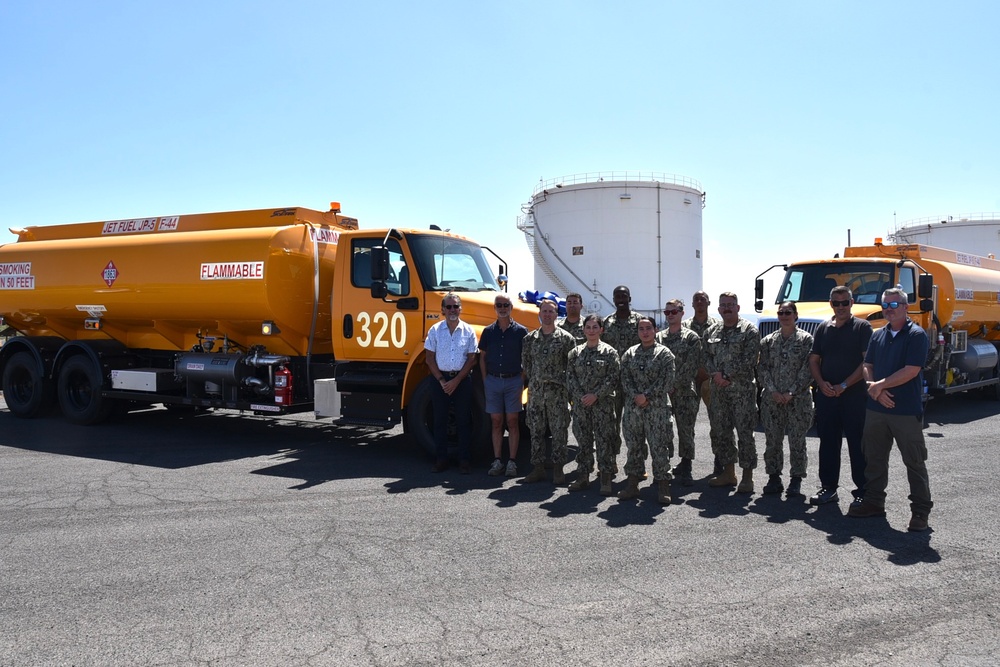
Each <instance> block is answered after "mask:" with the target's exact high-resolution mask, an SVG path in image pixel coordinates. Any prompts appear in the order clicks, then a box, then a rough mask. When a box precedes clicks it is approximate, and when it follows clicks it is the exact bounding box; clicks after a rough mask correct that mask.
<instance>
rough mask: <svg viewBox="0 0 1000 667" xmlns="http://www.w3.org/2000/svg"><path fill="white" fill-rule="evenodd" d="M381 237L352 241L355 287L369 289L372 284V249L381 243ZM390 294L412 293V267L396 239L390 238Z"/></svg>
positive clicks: (388, 283)
mask: <svg viewBox="0 0 1000 667" xmlns="http://www.w3.org/2000/svg"><path fill="white" fill-rule="evenodd" d="M381 243H382V240H381V239H354V240H353V241H352V242H351V282H352V283H353V284H354V286H355V287H361V288H364V289H368V288H370V287H371V284H372V255H371V249H372V248H373V247H375V246H377V245H381ZM386 245H387V247H388V248H389V279H388V280H386V287H387V288H388V289H389V294H394V295H396V296H406V295H407V294H409V293H410V267H409V266H408V265H407V262H406V256H405V255H403V249H402V248H401V247H400V245H399V241H397V240H396V239H389V242H388V244H386Z"/></svg>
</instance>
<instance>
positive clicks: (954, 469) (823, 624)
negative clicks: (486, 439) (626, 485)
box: [0, 396, 1000, 667]
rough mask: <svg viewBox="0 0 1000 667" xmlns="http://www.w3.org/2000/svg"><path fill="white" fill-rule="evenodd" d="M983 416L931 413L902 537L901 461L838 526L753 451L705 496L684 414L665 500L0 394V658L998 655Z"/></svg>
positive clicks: (160, 414) (795, 659)
mask: <svg viewBox="0 0 1000 667" xmlns="http://www.w3.org/2000/svg"><path fill="white" fill-rule="evenodd" d="M998 431H1000V403H997V402H995V401H989V400H985V399H983V398H979V397H970V396H955V397H950V398H947V399H941V400H936V401H934V402H932V404H931V411H930V413H929V417H928V426H927V429H926V431H925V435H926V437H927V442H928V448H929V451H930V458H929V461H928V469H929V474H930V481H931V490H932V492H933V495H934V502H935V508H934V511H933V512H932V513H931V517H930V524H931V527H932V528H931V530H929V531H927V532H925V533H909V532H907V530H906V525H907V521H908V519H909V506H908V501H907V498H906V495H907V486H906V475H905V470H904V468H903V464H902V462H901V461H900V459H899V456H898V452H896V453H894V454H893V459H892V468H891V471H890V487H889V499H888V505H887V511H888V516H887V517H886V518H885V519H866V520H860V519H851V518H848V517H847V516H846V511H847V507H848V498H845V497H841V499H840V502H839V503H837V504H831V505H825V506H821V507H812V506H810V505H808V504H807V503H806V502H805V499H804V498H798V499H788V498H785V497H784V496H781V497H772V496H761V495H760V488H761V487H762V486H763V483H764V481H766V480H765V479H764V475H763V461H762V460H761V467H760V468H759V469H758V473H757V493H754V494H753V495H739V494H735V493H733V489H711V488H709V487H708V484H707V477H708V474H709V473H710V472H711V452H710V450H709V447H708V424H707V420H706V419H705V418H704V414H702V416H701V417H700V418H699V424H698V432H697V438H698V458H697V460H696V461H695V468H694V471H695V478H696V483H695V485H694V486H693V487H680V486H676V487H675V492H676V493H677V496H676V498H675V502H674V503H673V504H672V505H670V506H667V507H661V506H660V505H659V504H657V503H656V499H655V491H654V489H653V488H649V487H648V486H646V485H645V484H644V485H643V489H642V496H641V497H640V499H639V500H638V501H630V502H619V501H618V500H617V499H614V498H603V497H601V496H600V495H599V494H598V491H597V485H596V484H595V485H593V486H592V487H591V489H590V490H589V491H585V492H582V493H572V494H570V493H569V492H568V491H567V490H566V489H565V488H559V489H557V488H554V487H553V486H552V485H551V484H548V483H542V484H533V485H524V484H522V483H520V482H519V481H518V480H516V479H507V478H493V477H488V476H487V475H486V467H485V466H483V467H481V468H477V469H476V471H475V472H474V473H473V474H471V475H460V474H458V471H457V469H453V470H451V471H449V472H446V473H443V474H433V473H431V461H430V460H428V459H427V458H426V457H425V455H424V453H423V452H422V451H420V450H419V448H418V447H417V445H416V444H415V443H413V442H412V441H411V440H410V438H409V437H408V436H406V435H404V434H403V433H402V431H401V430H400V429H396V430H393V431H388V432H385V431H368V430H363V429H352V428H346V427H336V426H332V425H331V424H330V423H329V422H328V421H310V420H309V419H302V418H295V419H293V418H283V419H262V418H256V417H252V416H246V415H238V414H236V413H218V414H215V413H209V414H202V415H177V414H174V413H170V412H168V411H166V410H164V409H162V408H161V409H150V410H144V411H140V412H133V413H130V414H128V415H124V416H120V417H117V418H116V419H115V420H114V421H112V422H110V423H108V424H104V425H100V426H95V427H76V426H72V425H70V424H67V423H65V422H63V421H61V420H60V419H59V418H58V417H48V418H43V419H38V420H30V421H25V420H20V419H17V418H15V417H13V416H11V415H10V414H9V413H8V412H7V411H6V406H5V405H3V404H2V403H0V665H18V666H21V665H32V666H35V665H164V666H188V665H190V666H195V665H197V666H204V665H211V666H213V667H223V666H244V665H282V666H288V665H303V666H306V665H310V666H311V665H349V666H354V665H516V664H521V665H551V664H555V663H558V664H561V665H595V666H604V665H608V666H610V665H629V666H631V665H774V666H780V665H796V666H798V665H803V666H821V665H843V666H851V667H855V666H861V665H879V666H885V665H907V666H922V665H928V666H930V665H934V666H935V667H942V666H948V667H950V666H954V667H959V666H961V667H965V666H969V665H982V666H990V667H992V666H993V665H996V664H998V663H1000V593H998V590H997V589H998V587H1000V539H998V537H997V530H996V526H997V516H998V512H997V503H998V485H997V483H996V476H997V472H998V470H1000V453H998V449H997V432H998ZM571 445H575V443H573V442H572V439H571ZM757 448H758V452H760V454H761V459H762V458H763V457H762V453H763V448H764V438H763V435H762V434H761V433H759V432H758V433H757ZM816 448H817V440H816V438H815V437H810V438H809V455H810V473H809V477H808V478H807V479H806V481H805V484H804V487H803V490H804V491H807V492H808V493H811V492H812V491H813V490H815V487H816V476H815V465H816V460H817V459H816ZM624 459H625V455H624V452H623V453H622V455H621V457H620V459H619V465H620V466H621V465H623V464H624ZM786 461H787V456H786ZM521 463H522V470H521V472H522V474H523V473H525V472H527V469H526V468H527V466H526V465H525V459H524V458H523V457H522V460H521ZM845 463H846V452H845ZM567 470H572V466H569V467H568V468H567ZM842 475H843V479H844V481H845V486H849V482H847V466H846V465H845V467H844V470H843V472H842ZM572 478H573V477H572V476H570V479H571V480H572ZM622 484H623V480H622V478H621V476H619V477H618V479H617V480H616V490H617V489H619V488H621V486H622ZM842 490H844V491H845V492H846V490H847V489H842ZM844 495H848V494H846V493H845V494H844Z"/></svg>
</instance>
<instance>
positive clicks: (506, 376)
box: [487, 373, 521, 380]
mask: <svg viewBox="0 0 1000 667" xmlns="http://www.w3.org/2000/svg"><path fill="white" fill-rule="evenodd" d="M487 375H489V376H491V377H495V378H500V379H501V380H507V379H509V378H516V377H521V374H520V373H487Z"/></svg>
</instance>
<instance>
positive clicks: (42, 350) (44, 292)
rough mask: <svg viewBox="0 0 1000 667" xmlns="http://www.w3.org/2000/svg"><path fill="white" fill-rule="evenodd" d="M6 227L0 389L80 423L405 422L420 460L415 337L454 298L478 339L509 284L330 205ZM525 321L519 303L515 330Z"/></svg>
mask: <svg viewBox="0 0 1000 667" xmlns="http://www.w3.org/2000/svg"><path fill="white" fill-rule="evenodd" d="M11 231H12V232H13V233H14V234H16V235H17V241H16V242H15V243H10V244H6V245H2V246H0V324H3V325H6V326H8V327H10V328H11V329H14V330H15V331H17V332H18V333H19V335H18V336H15V337H13V338H10V339H8V341H7V342H6V344H4V345H3V347H2V348H0V375H2V383H3V384H2V389H3V393H4V399H5V402H6V403H7V407H8V409H9V410H10V412H11V413H12V414H14V415H15V416H18V417H23V418H31V417H36V416H39V415H41V414H45V413H47V412H48V411H49V410H50V409H52V408H54V407H55V406H58V408H59V409H60V410H61V412H62V414H63V416H64V417H65V418H66V419H68V420H69V421H72V422H74V423H77V424H93V423H97V422H100V421H102V420H103V419H104V418H106V417H107V416H108V415H109V414H110V413H111V412H112V411H114V410H116V409H127V408H128V407H129V406H132V405H140V404H150V403H162V404H164V405H166V406H168V407H174V408H182V409H189V410H190V409H204V408H226V409H234V410H241V411H246V412H250V413H255V414H264V415H268V414H269V415H279V414H290V413H297V412H305V411H313V410H314V411H316V412H317V416H329V417H333V418H334V419H335V420H336V421H337V422H339V423H348V424H363V425H368V426H380V427H391V426H393V425H395V424H398V423H400V422H401V421H402V422H403V424H404V426H405V427H406V429H407V430H408V431H411V432H412V433H413V434H414V436H415V437H416V438H417V440H418V441H420V442H421V444H423V445H424V446H426V447H432V446H433V445H432V439H433V434H432V433H431V423H432V420H431V418H430V406H429V396H430V394H429V386H430V384H429V381H428V379H427V378H428V373H427V369H426V365H425V363H424V358H425V355H424V348H423V341H424V339H425V338H426V332H427V330H428V328H430V326H432V325H433V324H434V323H435V322H437V321H438V320H439V318H440V317H441V311H440V306H441V299H442V297H443V296H444V295H445V294H446V293H448V292H449V291H455V292H458V293H459V294H460V296H461V297H462V303H463V313H462V315H463V319H465V320H466V321H468V322H469V323H470V324H472V325H473V327H475V328H477V330H481V329H482V327H483V326H485V325H486V324H488V323H490V322H492V321H493V320H494V319H495V313H494V310H493V307H492V306H493V298H494V295H495V293H496V292H497V291H499V290H501V289H503V288H504V287H505V285H504V278H503V277H502V275H501V276H500V277H499V278H498V277H495V274H494V273H493V271H492V269H491V265H490V263H489V262H488V260H487V256H486V254H485V252H484V249H483V248H482V247H481V246H480V245H479V244H477V243H475V242H474V241H471V240H469V239H466V238H464V237H461V236H458V235H455V234H450V233H447V232H442V231H440V230H437V229H435V228H432V229H430V230H415V229H403V228H398V229H375V230H362V229H360V228H359V226H358V222H357V220H356V219H354V218H350V217H347V216H344V215H342V214H341V213H340V210H339V205H337V204H334V205H332V206H331V210H329V211H326V212H320V211H314V210H310V209H306V208H278V209H262V210H253V211H235V212H224V213H206V214H196V215H182V216H163V217H151V218H138V219H129V220H110V221H102V222H90V223H77V224H67V225H53V226H43V227H28V228H24V229H12V230H11ZM497 259H499V258H497ZM499 268H500V274H503V273H505V266H504V263H503V261H502V260H500V267H499ZM536 313H537V311H536V310H535V309H534V308H526V307H523V306H519V305H515V313H514V317H515V318H516V319H518V320H520V321H521V322H522V323H524V324H526V325H528V326H532V325H534V324H536V323H537V314H536ZM479 417H480V416H479V415H477V418H479ZM480 422H482V420H481V419H480Z"/></svg>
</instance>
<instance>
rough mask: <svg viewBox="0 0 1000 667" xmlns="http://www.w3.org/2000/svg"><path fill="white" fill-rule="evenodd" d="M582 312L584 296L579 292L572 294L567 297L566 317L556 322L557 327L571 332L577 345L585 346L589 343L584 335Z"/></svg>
mask: <svg viewBox="0 0 1000 667" xmlns="http://www.w3.org/2000/svg"><path fill="white" fill-rule="evenodd" d="M581 312H583V296H581V295H580V294H578V293H577V292H570V293H569V294H567V295H566V317H560V318H559V319H558V320H556V326H557V327H559V328H560V329H563V330H564V331H567V332H569V333H570V334H571V335H572V336H573V338H575V339H576V344H577V345H583V344H584V343H586V342H587V339H586V337H585V336H584V335H583V318H581V317H580V313H581Z"/></svg>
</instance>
